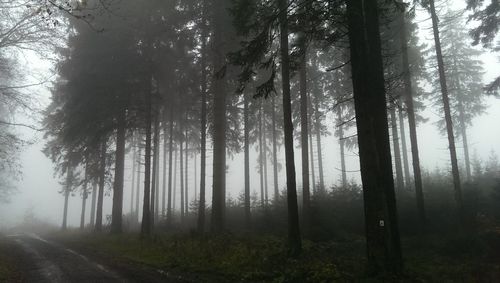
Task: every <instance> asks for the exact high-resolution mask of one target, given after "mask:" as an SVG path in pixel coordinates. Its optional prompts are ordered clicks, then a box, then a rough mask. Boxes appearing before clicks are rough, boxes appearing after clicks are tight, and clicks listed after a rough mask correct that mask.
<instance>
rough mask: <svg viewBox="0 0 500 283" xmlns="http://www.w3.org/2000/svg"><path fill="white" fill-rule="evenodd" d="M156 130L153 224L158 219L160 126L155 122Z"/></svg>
mask: <svg viewBox="0 0 500 283" xmlns="http://www.w3.org/2000/svg"><path fill="white" fill-rule="evenodd" d="M157 123H158V125H157V128H156V133H155V138H156V140H155V143H156V145H155V209H154V212H155V215H154V219H155V221H154V222H155V223H158V218H159V217H160V150H161V146H160V135H161V134H160V131H161V130H160V125H159V121H158V122H157Z"/></svg>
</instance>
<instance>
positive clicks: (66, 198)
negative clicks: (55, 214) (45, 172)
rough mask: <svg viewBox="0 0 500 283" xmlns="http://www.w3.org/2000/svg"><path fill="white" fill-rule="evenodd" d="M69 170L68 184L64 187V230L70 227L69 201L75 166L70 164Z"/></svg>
mask: <svg viewBox="0 0 500 283" xmlns="http://www.w3.org/2000/svg"><path fill="white" fill-rule="evenodd" d="M70 163H71V161H70ZM67 170H68V172H67V175H66V184H65V188H64V209H63V222H62V230H66V229H67V227H68V203H69V194H70V192H71V182H72V180H73V168H72V167H71V165H70V166H68V169H67Z"/></svg>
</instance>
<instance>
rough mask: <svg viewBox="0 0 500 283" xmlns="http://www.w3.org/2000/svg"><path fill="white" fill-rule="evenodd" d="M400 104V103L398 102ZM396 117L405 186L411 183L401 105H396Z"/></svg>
mask: <svg viewBox="0 0 500 283" xmlns="http://www.w3.org/2000/svg"><path fill="white" fill-rule="evenodd" d="M400 105H401V103H400ZM398 117H399V132H400V133H401V153H402V156H403V170H404V173H405V174H404V183H405V187H406V186H409V185H410V183H411V175H410V165H409V161H408V147H407V146H406V131H405V119H404V115H403V110H402V109H401V106H400V107H398Z"/></svg>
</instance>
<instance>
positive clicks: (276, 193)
mask: <svg viewBox="0 0 500 283" xmlns="http://www.w3.org/2000/svg"><path fill="white" fill-rule="evenodd" d="M271 102H272V106H273V112H272V119H273V180H274V200H275V201H277V200H278V198H279V196H280V191H279V186H278V145H277V141H276V101H275V99H274V96H273V98H271ZM247 107H248V106H247ZM247 111H248V110H247ZM247 116H248V113H247ZM247 119H248V117H247ZM247 143H248V139H247ZM249 168H250V166H249ZM248 175H249V176H250V173H249V174H248ZM248 187H249V188H248V197H249V199H248V203H249V205H250V185H248Z"/></svg>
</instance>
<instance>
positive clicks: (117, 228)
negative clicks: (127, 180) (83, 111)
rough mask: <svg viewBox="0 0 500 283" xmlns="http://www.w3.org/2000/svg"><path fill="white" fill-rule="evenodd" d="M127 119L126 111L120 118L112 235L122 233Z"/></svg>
mask: <svg viewBox="0 0 500 283" xmlns="http://www.w3.org/2000/svg"><path fill="white" fill-rule="evenodd" d="M125 118H126V110H125V109H122V110H121V111H120V113H119V116H118V128H117V132H116V153H115V180H114V186H113V209H112V213H111V233H115V234H116V233H122V229H123V228H122V214H123V177H124V171H125Z"/></svg>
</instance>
